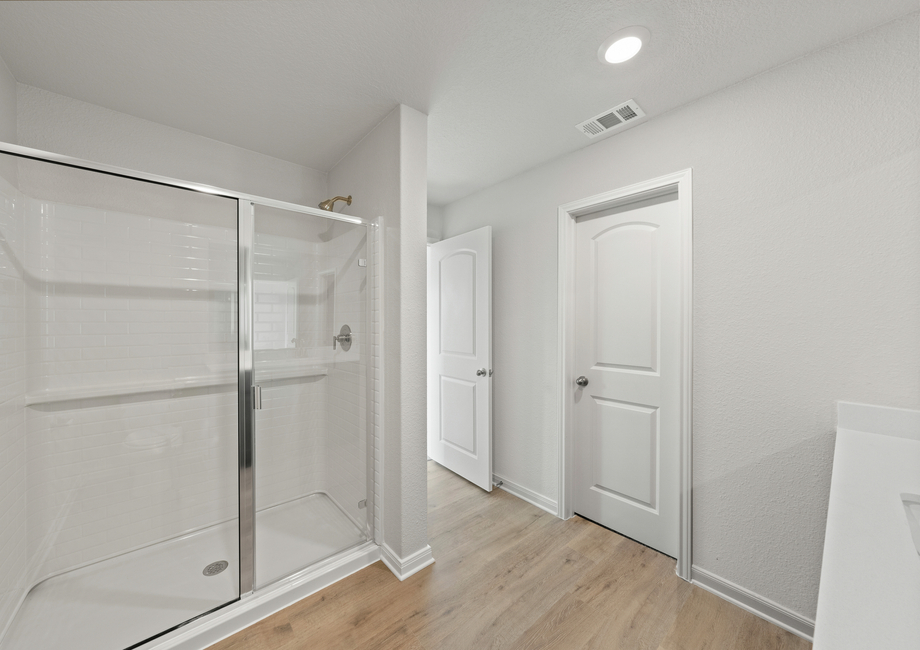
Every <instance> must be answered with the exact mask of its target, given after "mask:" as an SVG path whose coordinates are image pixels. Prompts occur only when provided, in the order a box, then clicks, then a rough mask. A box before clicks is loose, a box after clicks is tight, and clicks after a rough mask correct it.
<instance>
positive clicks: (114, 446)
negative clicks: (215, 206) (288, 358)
mask: <svg viewBox="0 0 920 650" xmlns="http://www.w3.org/2000/svg"><path fill="white" fill-rule="evenodd" d="M164 191H165V192H180V191H179V190H168V189H164ZM179 196H181V194H180V195H179ZM213 201H215V202H220V203H221V204H222V205H221V208H222V209H223V216H224V225H223V226H221V225H215V224H210V225H209V224H198V223H195V215H194V214H189V215H183V214H182V213H181V212H179V213H178V214H177V212H172V213H167V214H166V215H164V216H151V215H141V214H131V213H126V212H123V211H115V210H95V209H91V208H85V207H81V206H74V205H68V204H65V203H56V202H51V201H42V200H37V199H32V200H30V214H29V224H30V233H29V234H30V237H29V261H30V264H31V265H34V267H35V275H36V276H37V277H38V278H40V282H39V284H38V286H37V287H36V290H35V291H33V292H31V294H30V296H29V306H30V310H29V319H30V320H29V337H28V339H29V385H28V393H29V395H42V394H45V393H47V392H48V391H51V392H54V391H57V392H58V393H60V391H62V390H74V389H81V388H88V387H92V388H94V389H97V390H99V391H100V392H103V393H104V392H105V390H104V389H106V388H111V389H114V390H117V389H118V388H119V387H122V386H124V385H126V384H143V383H149V382H155V381H163V380H181V379H184V378H189V377H203V376H204V377H207V376H213V377H216V376H218V375H220V374H221V373H223V375H224V384H223V385H221V386H214V387H210V388H197V389H189V390H177V391H170V392H160V393H148V394H145V395H143V396H139V395H134V396H123V397H97V398H93V399H71V400H67V401H59V402H52V403H38V404H33V405H31V406H30V407H29V409H28V411H27V421H28V444H27V486H28V495H29V503H28V545H29V550H30V553H31V558H30V561H31V565H32V576H31V577H32V579H39V578H40V577H43V576H45V575H48V574H52V573H55V572H58V571H62V570H65V569H68V568H72V567H74V566H77V565H80V564H84V563H87V562H91V561H94V560H97V559H100V558H102V557H106V556H109V555H112V554H116V553H119V552H124V551H125V550H127V549H130V548H134V547H137V546H142V545H146V544H150V543H152V542H155V541H157V540H160V539H166V538H169V537H173V536H176V535H179V534H181V533H183V532H186V531H189V530H194V529H198V528H201V527H204V526H207V525H211V524H213V523H216V522H218V521H222V520H226V519H229V518H232V517H235V516H236V512H237V507H236V506H237V487H236V486H237V476H236V473H237V469H236V468H237V458H236V449H237V427H236V419H237V418H236V390H235V388H236V387H235V384H234V383H233V379H234V376H233V374H232V369H233V367H234V366H235V363H236V350H237V344H236V332H235V324H234V323H235V318H236V316H235V311H234V309H235V307H234V305H235V302H234V300H233V299H232V298H233V293H234V291H235V287H236V228H235V225H236V223H235V222H236V204H235V202H233V201H230V200H227V199H220V198H217V197H213ZM33 235H34V236H33Z"/></svg>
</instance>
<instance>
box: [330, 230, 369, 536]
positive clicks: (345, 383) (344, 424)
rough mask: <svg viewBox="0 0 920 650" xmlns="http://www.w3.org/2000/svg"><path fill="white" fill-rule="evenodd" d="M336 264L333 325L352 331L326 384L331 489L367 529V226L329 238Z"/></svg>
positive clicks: (331, 494)
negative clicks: (364, 502)
mask: <svg viewBox="0 0 920 650" xmlns="http://www.w3.org/2000/svg"><path fill="white" fill-rule="evenodd" d="M329 244H330V245H331V249H332V250H331V252H332V254H333V255H334V258H335V259H336V260H337V263H336V305H335V319H334V327H335V331H336V332H338V331H339V329H340V328H341V327H342V325H346V324H347V325H348V326H349V327H350V328H351V331H352V338H353V347H352V349H351V351H350V353H345V354H342V353H341V352H340V353H338V354H339V356H340V357H341V360H339V361H337V362H336V363H334V364H333V365H332V367H331V368H330V372H329V378H328V386H327V391H328V392H327V399H328V411H327V416H326V417H327V426H328V437H327V449H326V468H327V478H326V491H327V493H328V494H329V496H330V497H331V498H332V499H333V500H334V501H335V502H336V503H337V504H338V505H339V507H340V508H342V509H343V510H344V511H345V512H346V514H348V515H349V516H350V517H351V518H352V519H353V520H355V521H356V522H358V523H359V526H360V527H361V528H362V529H363V528H364V526H365V523H366V521H367V515H368V513H367V510H366V509H364V508H361V507H359V506H358V503H359V502H360V501H362V500H365V499H366V498H367V476H368V471H367V409H366V404H367V401H366V399H367V359H368V352H369V351H370V347H369V345H368V343H369V341H368V328H367V279H368V270H369V268H368V267H361V266H359V260H360V259H364V260H365V263H366V260H367V257H368V252H367V251H368V242H367V230H366V229H365V228H363V227H350V228H347V229H346V228H343V233H342V234H341V235H340V236H339V237H337V238H335V239H333V240H331V241H330V242H329ZM371 270H372V269H371Z"/></svg>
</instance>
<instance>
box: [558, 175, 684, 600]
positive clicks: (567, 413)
mask: <svg viewBox="0 0 920 650" xmlns="http://www.w3.org/2000/svg"><path fill="white" fill-rule="evenodd" d="M691 186H692V182H691V170H690V169H684V170H682V171H679V172H674V173H672V174H667V175H665V176H660V177H658V178H654V179H652V180H649V181H644V182H641V183H635V184H633V185H628V186H626V187H622V188H620V189H616V190H612V191H610V192H602V193H601V194H595V195H594V196H589V197H587V198H584V199H580V200H578V201H572V202H571V203H565V204H563V205H560V206H559V255H558V264H559V269H558V271H559V273H558V275H559V292H558V294H559V311H558V313H559V326H558V337H559V338H558V350H559V358H558V369H559V371H558V377H557V381H558V384H557V386H558V388H557V390H558V396H559V501H558V515H559V517H560V518H562V519H569V518H570V517H572V516H573V515H574V500H573V497H574V490H573V489H572V484H571V478H572V475H573V473H574V471H573V461H574V453H573V447H572V445H573V439H574V426H575V424H574V417H575V416H574V413H575V392H574V391H573V390H572V380H573V379H572V378H573V377H574V376H575V368H574V363H575V259H576V257H575V219H576V218H577V217H581V216H584V215H586V214H591V213H592V212H597V211H598V210H605V209H610V208H615V207H618V206H622V205H628V204H630V203H634V202H636V201H640V200H643V199H650V198H654V197H657V196H662V195H664V194H667V193H671V192H673V191H674V190H677V202H678V213H679V219H680V250H681V260H680V276H681V277H680V302H681V306H680V321H681V322H680V477H679V480H678V484H679V486H680V500H679V502H680V507H679V511H680V522H679V525H678V530H679V543H678V552H677V575H678V576H680V577H681V578H683V579H684V580H686V581H688V582H689V581H690V567H691V552H692V544H691V534H692V530H693V529H692V522H691V516H692V506H693V502H692V495H693V477H692V471H693V465H692V446H691V433H692V425H693V418H692V415H693V413H692V411H693V319H692V314H693V301H692V298H693V209H692V192H691Z"/></svg>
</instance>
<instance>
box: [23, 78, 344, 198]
mask: <svg viewBox="0 0 920 650" xmlns="http://www.w3.org/2000/svg"><path fill="white" fill-rule="evenodd" d="M17 102H18V106H17V116H18V124H17V133H18V144H21V145H23V146H26V147H33V148H35V149H42V150H45V151H52V152H54V153H60V154H64V155H68V156H75V157H77V158H84V159H87V160H92V161H95V162H102V163H108V164H110V165H118V166H120V167H126V168H128V169H134V170H138V171H143V172H148V173H151V174H160V175H162V176H169V177H171V178H177V179H181V180H185V181H193V182H197V183H205V184H208V185H214V186H216V187H221V188H225V189H230V190H236V191H238V192H245V193H248V194H254V195H256V196H264V197H267V198H271V199H278V200H281V201H290V202H291V203H300V204H303V205H311V206H315V205H316V204H318V203H319V202H320V201H322V200H324V199H326V198H328V197H327V196H326V174H325V172H321V171H317V170H315V169H310V168H308V167H303V166H301V165H297V164H295V163H291V162H287V161H284V160H279V159H278V158H272V157H271V156H266V155H263V154H260V153H256V152H254V151H249V150H248V149H242V148H240V147H235V146H233V145H229V144H226V143H223V142H218V141H217V140H211V139H210V138H205V137H203V136H200V135H194V134H192V133H188V132H186V131H180V130H179V129H174V128H172V127H168V126H163V125H162V124H157V123H156V122H150V121H148V120H143V119H140V118H137V117H133V116H131V115H127V114H125V113H119V112H117V111H113V110H110V109H107V108H103V107H101V106H96V105H94V104H88V103H86V102H81V101H79V100H77V99H72V98H70V97H65V96H64V95H58V94H56V93H52V92H49V91H47V90H42V89H40V88H34V87H32V86H27V85H25V84H18V93H17Z"/></svg>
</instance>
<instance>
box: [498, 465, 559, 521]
mask: <svg viewBox="0 0 920 650" xmlns="http://www.w3.org/2000/svg"><path fill="white" fill-rule="evenodd" d="M499 481H501V486H499V487H500V488H501V489H502V490H504V491H505V492H507V493H508V494H513V495H514V496H516V497H517V498H518V499H523V500H524V501H526V502H527V503H530V504H533V505H535V506H537V507H538V508H540V509H541V510H546V512H548V513H550V514H551V515H558V514H559V508H558V507H557V504H556V502H555V501H554V500H553V499H550V498H549V497H545V496H543V495H542V494H537V493H536V492H534V491H533V490H528V489H527V488H525V487H524V486H523V485H518V484H517V483H515V482H514V481H509V480H508V479H506V478H502V477H501V476H499V475H498V474H493V475H492V483H493V485H497V484H498V482H499Z"/></svg>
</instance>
